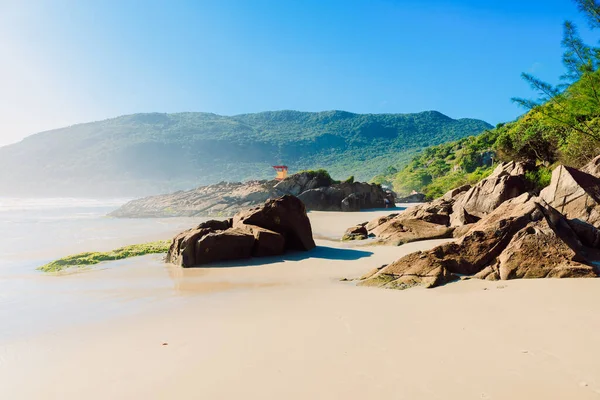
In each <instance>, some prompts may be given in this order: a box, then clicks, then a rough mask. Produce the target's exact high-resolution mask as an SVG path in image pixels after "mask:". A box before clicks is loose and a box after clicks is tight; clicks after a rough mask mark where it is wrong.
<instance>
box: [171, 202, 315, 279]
mask: <svg viewBox="0 0 600 400" xmlns="http://www.w3.org/2000/svg"><path fill="white" fill-rule="evenodd" d="M314 247H315V242H314V240H313V238H312V229H311V226H310V221H309V219H308V216H307V215H306V209H305V208H304V204H302V202H301V201H300V200H298V198H296V197H294V196H290V195H286V196H283V197H280V198H277V199H272V200H268V201H267V202H266V203H265V204H264V205H263V206H261V207H256V208H253V209H251V210H247V211H242V212H240V213H238V214H236V216H235V217H234V218H233V219H230V220H226V221H208V222H204V223H202V224H200V225H199V226H197V227H195V228H193V229H189V230H187V231H184V232H182V233H180V234H179V235H177V236H175V238H173V241H172V242H171V246H170V248H169V251H168V253H167V258H166V260H167V262H170V263H173V264H178V265H181V266H183V267H193V266H198V265H204V264H209V263H212V262H217V261H226V260H235V259H242V258H248V257H251V256H254V257H264V256H274V255H280V254H283V253H284V252H285V251H286V250H311V249H312V248H314Z"/></svg>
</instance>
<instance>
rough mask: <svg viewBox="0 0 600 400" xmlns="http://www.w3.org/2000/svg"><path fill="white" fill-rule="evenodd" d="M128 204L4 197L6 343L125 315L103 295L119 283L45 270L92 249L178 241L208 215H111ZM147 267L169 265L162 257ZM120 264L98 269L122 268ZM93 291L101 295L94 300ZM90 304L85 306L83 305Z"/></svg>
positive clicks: (0, 295) (0, 265) (1, 274)
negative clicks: (51, 263) (178, 234)
mask: <svg viewBox="0 0 600 400" xmlns="http://www.w3.org/2000/svg"><path fill="white" fill-rule="evenodd" d="M127 201H128V199H108V200H107V199H102V200H98V199H76V198H7V197H0V321H2V323H0V340H1V339H7V338H10V337H16V336H19V337H20V336H23V335H27V334H29V333H34V332H39V331H40V330H44V329H50V328H52V327H55V326H60V325H61V324H64V323H71V322H72V321H81V320H82V319H88V318H97V317H98V316H99V315H102V314H109V313H113V314H114V313H115V312H117V311H116V310H115V309H123V310H125V309H126V308H127V307H124V303H123V302H122V301H119V302H114V301H107V299H106V298H103V297H102V296H101V295H100V296H98V293H101V291H102V285H114V282H110V283H108V282H103V281H102V279H96V280H76V279H68V277H65V276H54V275H52V274H44V273H42V272H39V271H37V270H36V268H37V267H39V266H41V265H43V264H45V263H47V262H49V261H52V260H54V259H56V258H60V257H64V256H66V255H69V254H74V253H80V252H84V251H107V250H111V249H114V248H117V247H120V246H124V245H128V244H136V243H144V242H148V241H154V240H162V239H170V238H171V237H172V236H173V234H174V233H176V232H179V231H181V230H184V229H187V228H190V227H192V226H193V225H194V224H197V223H198V222H200V221H202V220H206V218H166V219H118V218H111V217H108V216H107V214H108V213H110V212H111V211H113V210H115V209H116V208H118V207H119V206H120V205H122V204H124V203H125V202H127ZM144 260H145V261H143V262H154V263H161V262H162V256H161V255H153V256H149V257H148V258H145V259H144ZM126 262H129V261H128V260H124V261H123V262H114V263H110V264H106V265H101V266H96V267H95V268H94V269H92V270H91V272H89V271H88V272H85V270H83V271H81V270H80V271H78V270H74V271H75V272H82V273H94V274H95V273H101V271H97V270H98V269H102V268H117V267H118V266H119V265H120V263H126ZM92 293H93V294H94V295H92ZM81 301H85V302H86V303H85V304H86V305H85V307H81V304H80V306H78V307H77V306H75V305H76V304H77V303H78V302H79V303H80V302H81Z"/></svg>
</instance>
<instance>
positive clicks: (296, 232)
mask: <svg viewBox="0 0 600 400" xmlns="http://www.w3.org/2000/svg"><path fill="white" fill-rule="evenodd" d="M241 225H254V226H258V227H260V228H264V229H268V230H270V231H273V232H277V233H279V234H281V235H283V237H284V239H285V246H286V250H304V251H306V250H311V249H313V248H314V247H315V242H314V240H313V237H312V229H311V226H310V220H309V219H308V216H307V215H306V209H305V208H304V204H303V203H302V201H300V200H299V199H298V198H297V197H294V196H290V195H286V196H283V197H280V198H277V199H271V200H268V201H267V202H266V203H265V204H264V205H263V206H261V207H255V208H253V209H250V210H247V211H242V212H240V213H238V214H236V215H235V216H234V217H233V227H234V228H235V227H241Z"/></svg>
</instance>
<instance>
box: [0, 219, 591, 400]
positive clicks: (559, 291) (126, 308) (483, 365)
mask: <svg viewBox="0 0 600 400" xmlns="http://www.w3.org/2000/svg"><path fill="white" fill-rule="evenodd" d="M377 213H379V214H378V215H385V214H387V211H376V212H374V215H365V213H364V212H360V213H309V216H310V218H311V222H312V224H313V232H314V233H315V235H320V236H322V237H329V238H330V239H329V240H322V239H318V240H317V246H318V247H317V248H316V249H315V250H314V251H313V252H307V253H289V254H286V255H283V256H279V257H269V258H255V259H250V260H237V261H232V262H227V263H220V264H218V265H213V266H211V267H205V268H188V269H183V268H180V267H176V266H173V265H168V264H164V263H163V262H162V261H161V259H160V255H150V256H143V257H137V258H131V259H126V260H121V261H117V262H109V263H106V264H101V265H100V266H97V267H95V268H93V269H91V270H88V271H86V272H85V273H79V272H76V273H72V274H65V275H61V276H52V275H44V274H41V273H38V274H35V275H34V274H26V273H23V274H22V275H21V276H19V279H17V280H16V281H15V283H13V285H12V287H8V286H7V288H8V289H9V292H8V295H9V298H10V293H11V292H10V290H12V291H14V292H15V293H18V294H19V295H20V296H21V302H17V303H2V297H0V305H4V306H5V307H0V318H2V320H3V321H9V324H8V325H6V328H5V329H4V332H3V333H2V332H0V338H1V339H0V398H10V399H38V398H56V399H66V400H69V399H81V398H86V399H106V398H112V399H130V398H144V399H167V398H178V399H188V398H189V399H195V398H224V399H233V398H241V397H243V398H250V399H254V398H256V399H281V398H288V399H306V398H348V399H363V398H406V399H430V398H443V399H446V398H448V399H461V400H462V399H469V398H473V399H481V398H484V399H485V398H488V399H503V398H510V399H517V400H521V399H523V400H524V399H528V400H529V399H531V398H549V399H552V398H557V399H558V398H569V399H597V398H598V397H599V396H600V364H599V363H598V362H597V360H598V359H600V346H598V345H597V338H596V332H597V331H598V330H599V329H600V318H598V315H599V314H598V311H597V307H596V305H597V304H598V302H599V301H600V280H597V279H560V280H553V279H540V280H517V281H500V282H489V281H480V280H467V281H461V282H455V283H449V284H447V285H445V286H442V287H439V288H435V289H423V288H413V289H410V290H406V291H396V290H385V289H379V288H368V287H357V286H356V285H355V283H354V282H341V281H340V279H341V278H357V277H359V276H361V275H362V274H364V273H366V272H368V271H370V270H372V269H373V268H375V267H378V266H381V265H383V264H386V263H390V262H392V261H395V260H396V259H398V258H400V257H401V256H402V255H403V254H407V253H410V252H413V251H417V250H426V249H428V248H432V247H434V246H435V245H438V244H440V243H443V242H446V241H448V239H442V240H434V241H425V242H414V243H409V244H405V245H403V246H398V247H395V246H369V247H363V246H358V245H357V244H356V243H351V242H339V241H337V242H334V241H332V240H331V238H334V237H336V236H338V235H339V236H338V237H341V235H342V234H343V231H344V230H345V229H346V228H347V227H348V226H351V225H353V224H355V223H359V222H364V221H365V220H368V219H371V218H373V217H374V216H376V215H375V214H377ZM6 294H7V293H0V296H2V295H6ZM82 365H85V368H81V366H82ZM453 371H460V372H457V373H454V372H453ZM32 377H33V378H32Z"/></svg>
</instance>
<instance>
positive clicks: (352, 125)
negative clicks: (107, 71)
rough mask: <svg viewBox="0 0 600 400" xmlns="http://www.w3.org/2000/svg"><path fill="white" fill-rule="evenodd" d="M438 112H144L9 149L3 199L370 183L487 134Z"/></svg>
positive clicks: (474, 123) (2, 151) (1, 170)
mask: <svg viewBox="0 0 600 400" xmlns="http://www.w3.org/2000/svg"><path fill="white" fill-rule="evenodd" d="M488 128H491V126H490V125H489V124H487V123H485V122H483V121H480V120H475V119H458V120H455V119H452V118H450V117H448V116H445V115H443V114H441V113H439V112H436V111H427V112H422V113H417V114H353V113H349V112H344V111H327V112H318V113H312V112H298V111H272V112H262V113H257V114H244V115H237V116H231V117H229V116H220V115H215V114H208V113H178V114H159V113H152V114H134V115H126V116H121V117H118V118H114V119H109V120H105V121H99V122H91V123H86V124H80V125H74V126H70V127H67V128H62V129H56V130H52V131H47V132H43V133H39V134H36V135H32V136H30V137H27V138H26V139H24V140H23V141H21V142H19V143H16V144H14V145H10V146H5V147H1V148H0V196H8V195H13V196H14V195H18V196H24V195H36V196H65V195H68V196H102V195H105V196H138V195H145V194H153V193H163V192H169V191H173V190H177V189H186V188H192V187H195V186H199V185H205V184H210V183H216V182H219V181H223V180H225V181H243V180H249V179H263V178H271V177H273V176H274V171H273V170H272V168H271V166H272V165H277V164H285V165H288V166H289V167H290V172H295V171H299V170H303V169H315V168H325V169H327V170H329V171H330V172H331V175H332V176H334V177H335V178H338V179H343V178H346V177H348V176H350V175H354V176H355V178H356V179H360V180H369V179H371V178H372V177H373V176H375V175H377V174H380V173H382V172H383V171H384V170H385V168H387V167H388V166H389V165H402V164H403V163H406V162H408V161H409V160H410V158H411V157H412V156H413V155H414V154H415V153H416V152H417V151H418V150H420V149H422V148H424V147H427V146H431V145H436V144H440V143H444V142H448V141H452V140H456V139H460V138H463V137H466V136H470V135H474V134H477V133H480V132H482V131H483V130H485V129H488Z"/></svg>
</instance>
